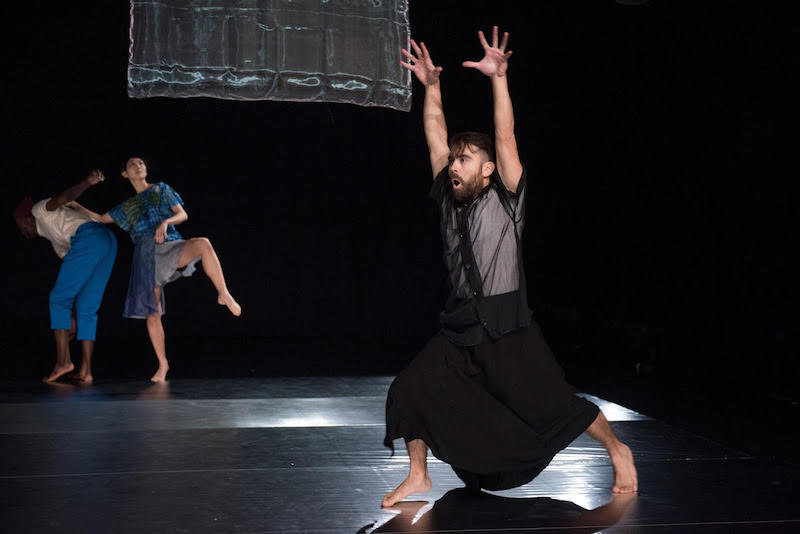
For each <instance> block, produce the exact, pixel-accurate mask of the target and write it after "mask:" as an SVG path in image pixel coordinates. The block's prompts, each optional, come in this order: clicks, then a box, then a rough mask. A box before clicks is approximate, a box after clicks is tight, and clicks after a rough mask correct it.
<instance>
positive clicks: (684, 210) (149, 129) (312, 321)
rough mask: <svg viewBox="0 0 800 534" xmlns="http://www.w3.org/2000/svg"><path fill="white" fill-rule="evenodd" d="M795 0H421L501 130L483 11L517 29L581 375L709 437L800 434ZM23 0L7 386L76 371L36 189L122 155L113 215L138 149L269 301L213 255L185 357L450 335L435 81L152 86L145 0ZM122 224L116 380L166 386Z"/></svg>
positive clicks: (176, 332) (461, 120) (115, 174)
mask: <svg viewBox="0 0 800 534" xmlns="http://www.w3.org/2000/svg"><path fill="white" fill-rule="evenodd" d="M787 6H788V4H783V3H777V2H761V3H755V2H751V3H749V4H747V5H746V6H744V5H739V4H735V5H728V6H726V5H723V4H720V3H716V2H685V3H684V2H666V1H655V0H654V1H651V2H647V3H644V4H643V5H634V6H628V5H622V4H620V3H617V2H613V1H601V2H597V1H596V2H591V4H590V3H588V2H587V3H579V2H573V1H559V2H519V1H509V0H496V1H494V2H481V1H472V0H469V1H467V0H460V1H440V0H416V1H414V0H412V1H411V2H410V19H411V29H412V36H413V37H414V38H416V39H417V40H423V41H425V42H426V44H427V45H428V47H429V49H430V50H431V53H432V54H433V57H434V60H435V61H436V63H437V64H439V65H442V66H443V67H444V72H443V73H442V80H443V82H442V83H443V94H444V102H445V113H446V115H447V120H448V126H449V129H450V132H451V133H452V132H456V131H460V130H465V129H470V130H482V131H487V132H488V131H490V130H491V125H492V123H491V106H490V105H491V93H490V86H489V83H488V80H486V79H485V78H484V77H482V76H481V75H480V74H479V73H477V72H476V71H473V70H469V69H464V68H462V67H461V66H460V63H461V61H463V60H466V59H478V58H480V57H481V49H480V47H479V44H478V41H477V38H476V33H475V32H476V31H477V30H478V29H483V30H484V31H488V30H489V29H490V28H491V25H492V24H498V25H499V26H500V27H501V30H507V31H509V32H510V34H511V38H510V45H509V48H510V49H512V50H513V51H514V55H513V57H512V58H511V60H510V74H509V79H510V86H511V94H512V99H513V101H514V106H515V112H516V124H517V136H518V142H519V146H520V152H521V156H522V158H523V160H524V162H525V163H526V164H527V166H528V169H529V187H530V189H529V193H528V194H529V205H528V220H527V230H526V235H525V245H526V250H525V254H526V262H527V264H526V267H527V275H528V280H529V287H530V292H531V293H530V301H531V306H532V308H533V309H534V316H535V318H536V320H537V321H538V322H539V323H540V324H541V325H542V327H543V329H544V332H545V335H546V337H547V338H548V340H549V342H550V344H551V346H552V348H553V349H554V352H556V355H557V357H558V358H559V360H560V361H561V363H562V364H563V365H564V367H565V369H566V371H567V374H568V377H569V378H570V380H572V381H573V382H575V383H576V384H578V385H579V386H581V387H583V388H584V389H586V390H589V391H593V392H596V393H598V394H603V395H605V396H606V397H608V398H615V399H618V400H620V401H622V402H626V403H627V404H628V405H632V406H633V407H635V408H640V409H643V410H648V413H650V414H651V415H657V416H662V417H665V418H667V419H670V418H672V419H673V420H674V421H677V422H682V423H684V424H686V425H688V426H690V427H693V428H697V429H698V430H699V431H702V430H703V428H704V424H705V423H702V424H701V422H700V421H701V420H704V421H705V420H707V419H709V418H714V417H717V419H718V421H717V425H718V426H719V428H718V429H717V430H716V432H717V433H716V434H715V435H716V437H719V438H720V439H723V440H728V441H730V442H733V443H734V444H735V445H740V446H743V447H745V448H747V447H750V448H751V449H758V447H763V446H764V445H763V443H761V442H759V443H756V442H755V439H756V438H754V437H753V435H756V436H760V438H759V439H761V441H764V440H765V439H766V440H769V439H771V438H770V436H774V434H775V433H776V432H786V431H787V430H788V431H792V429H795V430H794V432H795V433H796V427H795V426H794V424H793V423H791V422H790V419H791V418H793V417H795V416H796V415H797V387H796V386H797V375H798V365H797V353H798V336H797V327H798V320H797V318H798V309H797V299H798V291H797V289H798V287H797V281H796V278H797V277H796V275H795V273H796V272H797V268H798V247H797V237H796V233H797V229H798V217H797V215H796V211H797V209H796V206H797V203H798V194H797V188H796V187H795V180H796V178H795V175H796V173H795V169H796V165H795V145H796V141H797V138H798V136H797V134H796V127H795V125H796V122H797V118H798V113H797V111H798V109H797V108H798V106H797V95H798V89H800V84H798V75H797V52H798V50H800V46H798V39H797V24H796V18H797V17H796V15H795V10H794V9H792V8H790V7H787ZM2 10H3V21H4V27H5V33H4V35H3V42H4V44H3V48H4V58H5V59H4V65H3V69H4V71H5V72H4V82H3V98H2V102H3V116H4V122H5V128H4V130H5V132H6V134H8V135H7V140H6V142H5V143H4V144H3V149H2V150H3V155H2V161H3V169H2V175H3V179H4V186H5V188H6V195H4V196H3V199H2V209H3V210H4V211H5V212H6V213H7V214H9V216H8V217H7V219H6V222H7V224H5V225H2V229H3V230H2V231H3V242H4V243H5V244H6V246H5V247H4V248H5V258H6V259H5V261H4V263H5V264H6V267H7V268H6V273H7V274H6V276H5V280H6V281H5V283H4V284H3V289H2V291H3V295H2V298H3V302H4V303H5V311H4V312H3V315H2V318H3V319H2V324H1V325H0V340H1V341H0V342H1V343H2V344H3V348H4V350H3V353H4V356H5V358H4V360H5V366H6V369H7V372H8V378H10V379H13V380H28V379H33V378H38V377H39V376H42V375H43V374H45V373H46V371H48V370H49V367H50V366H51V365H52V361H53V355H54V348H53V344H52V337H51V336H50V333H49V330H48V312H47V295H48V292H49V290H50V288H51V285H52V283H53V281H54V279H55V275H56V272H57V270H58V266H59V260H58V258H57V257H56V256H55V255H54V254H53V253H52V250H51V248H50V245H49V243H47V242H46V241H45V240H43V239H38V240H37V241H31V242H27V241H25V240H24V239H22V237H21V236H19V234H18V233H17V232H16V229H15V227H14V224H13V221H12V219H11V217H10V213H11V211H12V209H13V207H14V205H15V204H16V202H17V201H18V200H19V198H20V197H22V196H24V195H31V196H33V197H34V198H42V197H44V196H49V195H52V194H54V193H58V192H59V191H61V190H63V189H65V188H66V187H68V186H70V185H72V184H73V183H75V182H76V181H77V180H79V179H81V178H82V177H84V176H85V174H86V173H87V171H88V170H89V169H91V168H94V167H99V168H100V169H102V170H103V171H104V172H105V174H106V175H107V177H108V180H107V181H106V182H105V183H103V184H100V185H98V186H96V187H95V188H93V189H91V190H89V191H88V192H87V193H86V194H85V195H84V196H83V197H82V200H81V201H82V202H83V203H84V204H85V205H87V206H89V207H91V208H94V209H96V210H98V211H101V210H106V209H108V208H110V207H111V206H113V205H115V204H116V203H118V202H119V201H121V200H123V199H125V198H127V197H128V196H130V195H131V194H132V193H133V190H132V189H131V188H130V186H129V185H128V183H127V182H126V181H124V180H123V179H122V178H121V177H120V176H119V171H120V169H121V166H122V164H123V162H124V160H125V159H126V158H127V157H128V156H131V155H141V156H143V157H145V158H146V159H147V161H148V163H149V170H150V179H151V180H163V181H166V182H167V183H169V184H170V185H172V186H173V187H174V188H175V189H176V190H177V191H178V192H179V193H180V194H181V195H182V197H183V199H184V201H185V202H186V209H187V212H188V213H189V217H190V218H189V221H188V222H186V223H185V224H183V225H181V226H180V227H179V230H180V232H181V233H182V234H183V235H184V236H186V237H194V236H206V237H208V238H210V239H211V241H212V243H213V244H214V246H215V248H216V250H217V252H218V254H219V256H220V259H221V261H222V265H223V268H224V270H225V274H226V277H227V280H228V285H229V287H230V290H231V292H232V293H233V294H234V295H235V296H236V297H237V299H238V300H239V302H240V303H241V304H242V306H243V308H244V314H243V316H242V317H241V318H239V319H234V318H232V317H231V316H230V314H229V313H228V312H227V311H226V310H225V309H224V308H222V307H219V306H217V305H216V304H215V293H214V290H213V288H212V286H211V284H210V283H209V282H208V280H206V279H205V276H204V275H202V274H200V275H199V276H196V277H194V278H192V279H190V280H183V281H180V282H179V283H175V284H174V285H170V286H168V287H167V289H166V295H167V315H166V316H165V319H164V323H165V328H166V331H167V352H168V356H169V358H170V362H171V366H172V369H171V377H173V378H180V377H191V376H220V377H225V376H267V375H275V374H309V373H311V374H346V373H389V374H392V373H395V372H397V371H398V370H399V369H400V368H402V366H403V365H404V364H405V363H406V362H407V361H408V360H409V359H410V358H411V357H413V355H414V353H415V352H416V350H418V349H419V348H420V347H421V345H422V344H423V343H424V342H425V341H426V339H427V338H428V337H429V336H430V335H432V334H433V333H434V332H435V331H436V329H437V312H438V310H439V308H440V306H441V305H442V303H443V300H444V295H445V291H446V288H445V287H444V285H445V278H444V275H445V273H444V269H443V266H442V263H441V260H440V249H439V247H440V241H439V235H438V225H437V214H436V211H435V207H434V205H433V203H432V202H431V201H429V200H428V199H427V196H426V195H427V189H428V187H429V184H430V169H429V163H428V158H427V149H426V146H425V143H424V138H423V135H422V125H421V107H422V96H423V93H422V91H421V87H420V86H419V85H416V82H415V86H414V105H413V109H412V111H411V112H410V113H403V112H398V111H393V110H388V109H379V108H362V107H357V106H352V105H345V104H325V103H292V102H271V101H263V102H235V101H223V100H213V99H163V98H156V99H143V100H135V99H129V98H128V97H127V95H126V67H127V59H128V56H127V54H128V46H129V41H128V25H129V6H128V4H127V2H120V1H117V2H112V1H106V2H13V3H6V4H4V7H3V8H2ZM114 231H115V232H116V234H117V236H118V239H119V243H120V249H119V254H118V258H117V262H116V264H115V267H114V272H113V273H112V276H111V280H110V282H109V286H108V290H107V293H106V296H105V299H104V303H103V307H102V308H101V314H100V321H99V326H98V341H97V351H96V359H95V378H96V379H103V378H138V377H141V378H142V379H145V378H146V377H148V376H150V374H149V373H151V372H152V370H153V369H154V368H155V366H156V361H155V358H154V356H153V354H152V349H151V348H150V346H149V341H148V339H147V336H146V332H145V326H144V324H143V322H141V321H135V320H124V319H122V317H121V309H122V303H123V300H124V295H125V289H126V287H127V279H128V274H129V265H130V255H131V248H132V247H131V242H130V239H129V238H128V236H127V235H126V234H125V233H123V232H121V231H120V230H119V229H117V228H115V229H114ZM76 354H77V351H76ZM711 434H712V435H713V434H714V432H711ZM772 441H777V440H776V439H772ZM774 450H775V446H773V447H772V448H771V449H769V451H768V452H773V451H774ZM784 452H786V451H784Z"/></svg>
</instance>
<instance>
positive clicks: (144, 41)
mask: <svg viewBox="0 0 800 534" xmlns="http://www.w3.org/2000/svg"><path fill="white" fill-rule="evenodd" d="M130 40H131V46H130V58H129V64H128V95H129V96H131V97H134V98H147V97H155V96H166V97H197V96H205V97H213V98H224V99H233V100H295V101H321V102H347V103H351V104H358V105H361V106H385V107H389V108H394V109H398V110H403V111H408V110H409V109H410V106H411V78H410V75H409V73H408V72H407V71H405V69H403V68H402V67H401V66H400V60H401V53H400V49H401V48H408V44H409V26H408V1H407V0H239V1H236V0H149V1H144V0H132V1H131V28H130Z"/></svg>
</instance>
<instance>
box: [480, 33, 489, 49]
mask: <svg viewBox="0 0 800 534" xmlns="http://www.w3.org/2000/svg"><path fill="white" fill-rule="evenodd" d="M478 40H479V41H480V42H481V46H482V47H483V49H484V50H486V49H487V48H489V43H487V42H486V37H484V35H483V32H482V31H481V30H478Z"/></svg>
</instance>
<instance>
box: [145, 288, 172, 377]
mask: <svg viewBox="0 0 800 534" xmlns="http://www.w3.org/2000/svg"><path fill="white" fill-rule="evenodd" d="M155 293H156V302H158V313H153V314H150V315H148V316H147V334H148V335H149V336H150V343H152V344H153V350H154V351H155V353H156V358H157V359H158V370H157V371H156V374H154V375H153V376H152V377H151V378H150V381H151V382H164V381H165V380H166V379H167V371H169V363H168V362H167V347H166V343H165V334H164V325H163V324H161V288H160V287H156V288H155Z"/></svg>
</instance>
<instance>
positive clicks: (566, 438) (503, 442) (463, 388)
mask: <svg viewBox="0 0 800 534" xmlns="http://www.w3.org/2000/svg"><path fill="white" fill-rule="evenodd" d="M597 414H598V408H597V406H596V405H594V404H592V403H591V402H589V401H587V400H585V399H584V398H582V397H578V396H576V395H575V389H574V388H573V387H572V386H571V385H569V384H568V383H566V382H565V381H564V373H563V371H562V369H561V367H560V366H559V365H558V364H557V363H556V361H555V359H554V358H553V355H552V353H551V352H550V349H549V347H548V346H547V343H546V342H545V340H544V338H543V337H542V333H541V330H540V329H539V327H538V325H536V323H533V322H532V323H531V325H530V326H528V327H526V328H522V329H520V330H517V331H515V332H512V333H510V334H507V335H505V336H504V337H502V338H501V339H499V340H497V341H493V342H489V343H485V344H482V345H478V346H475V347H460V346H457V345H454V344H453V343H452V342H450V341H449V340H448V339H447V338H446V337H445V336H444V335H442V334H438V335H436V336H434V337H433V339H431V340H430V341H429V342H428V344H427V345H426V346H425V348H423V349H422V351H421V352H420V353H419V354H418V355H417V357H416V358H414V360H413V361H412V362H411V363H410V364H409V366H408V367H407V368H406V369H404V370H403V371H402V372H401V373H400V374H399V375H398V376H397V378H395V380H394V382H392V385H391V387H390V388H389V393H388V396H387V398H386V437H385V438H384V444H385V445H386V446H387V447H391V446H392V442H393V440H395V439H397V438H403V439H405V440H406V441H407V442H408V441H411V440H414V439H421V440H423V441H424V442H425V443H426V444H427V445H428V447H429V448H430V450H431V453H432V454H433V455H434V456H435V457H436V458H438V459H439V460H441V461H443V462H445V463H447V464H449V465H450V466H451V467H452V468H453V470H454V471H455V472H456V474H457V475H458V476H459V478H461V479H462V480H463V481H464V482H465V483H466V485H467V487H468V488H471V489H480V488H486V489H490V490H500V489H508V488H513V487H517V486H521V485H522V484H525V483H527V482H530V481H531V480H533V478H535V477H536V476H537V475H538V474H539V473H540V472H541V471H542V470H544V468H545V467H547V465H548V464H549V463H550V461H551V460H552V459H553V457H554V456H555V455H556V453H558V451H560V450H562V449H564V448H565V447H566V446H567V445H569V444H570V443H571V442H572V441H573V440H574V439H575V438H577V437H578V436H579V435H580V434H581V433H583V432H584V431H585V430H586V429H587V428H588V427H589V425H590V424H591V423H592V421H594V419H595V418H596V417H597Z"/></svg>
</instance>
